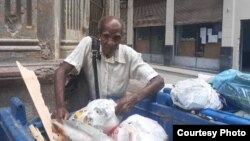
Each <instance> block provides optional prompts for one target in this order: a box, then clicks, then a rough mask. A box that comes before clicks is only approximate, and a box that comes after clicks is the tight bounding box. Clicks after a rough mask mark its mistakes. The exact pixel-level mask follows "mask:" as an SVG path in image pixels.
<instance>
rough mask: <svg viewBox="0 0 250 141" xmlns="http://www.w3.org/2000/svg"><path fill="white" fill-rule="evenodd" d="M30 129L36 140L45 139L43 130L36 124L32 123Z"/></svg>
mask: <svg viewBox="0 0 250 141" xmlns="http://www.w3.org/2000/svg"><path fill="white" fill-rule="evenodd" d="M29 129H30V132H31V134H32V135H33V137H34V138H35V139H36V141H45V140H44V138H43V136H42V134H41V132H40V131H39V130H38V129H37V128H36V127H35V126H34V125H32V124H31V125H30V126H29Z"/></svg>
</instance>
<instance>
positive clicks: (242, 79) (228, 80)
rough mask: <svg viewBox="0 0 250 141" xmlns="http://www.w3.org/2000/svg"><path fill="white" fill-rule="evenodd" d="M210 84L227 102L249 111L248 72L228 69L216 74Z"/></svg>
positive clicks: (249, 75) (249, 82) (249, 76)
mask: <svg viewBox="0 0 250 141" xmlns="http://www.w3.org/2000/svg"><path fill="white" fill-rule="evenodd" d="M212 86H213V88H214V89H216V90H217V92H218V93H220V94H221V95H222V96H223V98H225V100H226V102H227V104H229V105H232V106H235V107H237V108H238V109H240V110H243V111H245V112H248V113H250V74H247V73H242V72H240V71H237V70H234V69H229V70H226V71H223V72H221V73H219V74H218V75H216V76H215V77H214V79H213V81H212Z"/></svg>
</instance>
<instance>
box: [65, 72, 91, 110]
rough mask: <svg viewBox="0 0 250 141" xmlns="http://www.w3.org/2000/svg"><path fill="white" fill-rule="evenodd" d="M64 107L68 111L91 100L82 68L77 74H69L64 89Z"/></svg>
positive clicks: (83, 105) (78, 107)
mask: <svg viewBox="0 0 250 141" xmlns="http://www.w3.org/2000/svg"><path fill="white" fill-rule="evenodd" d="M64 97H65V101H66V107H67V109H68V111H69V112H73V111H76V110H78V109H80V108H82V107H85V106H86V105H87V104H88V102H89V101H90V100H91V96H90V88H89V85H88V82H87V78H86V76H85V73H84V71H83V70H81V71H80V73H79V75H71V76H70V78H69V81H68V83H67V85H66V86H65V89H64Z"/></svg>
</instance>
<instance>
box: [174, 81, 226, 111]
mask: <svg viewBox="0 0 250 141" xmlns="http://www.w3.org/2000/svg"><path fill="white" fill-rule="evenodd" d="M171 97H172V100H173V103H174V104H175V105H177V106H179V107H180V108H183V109H185V110H200V109H204V108H212V109H221V108H222V103H221V101H220V98H219V94H218V93H217V92H216V91H215V90H214V89H213V88H212V87H211V86H210V85H209V84H208V83H206V82H205V81H204V80H202V79H198V78H197V79H186V80H183V81H179V82H177V83H176V85H175V87H174V88H173V89H172V91H171Z"/></svg>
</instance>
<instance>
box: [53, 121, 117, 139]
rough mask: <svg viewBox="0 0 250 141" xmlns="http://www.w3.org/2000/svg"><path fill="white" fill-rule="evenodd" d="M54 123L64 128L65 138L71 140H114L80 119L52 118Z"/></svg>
mask: <svg viewBox="0 0 250 141" xmlns="http://www.w3.org/2000/svg"><path fill="white" fill-rule="evenodd" d="M52 122H53V124H54V125H55V126H56V127H57V128H59V129H61V130H62V134H63V136H64V138H63V139H62V140H70V141H114V140H113V139H112V138H110V137H108V136H107V135H106V134H104V133H103V132H101V131H100V130H98V129H96V128H94V127H92V126H90V125H87V124H84V123H82V122H79V121H70V120H62V121H57V120H52Z"/></svg>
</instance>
